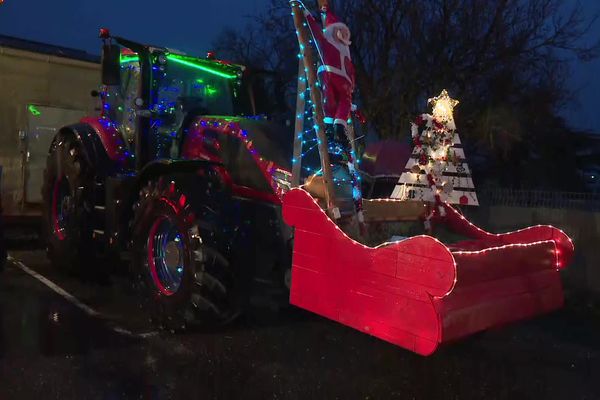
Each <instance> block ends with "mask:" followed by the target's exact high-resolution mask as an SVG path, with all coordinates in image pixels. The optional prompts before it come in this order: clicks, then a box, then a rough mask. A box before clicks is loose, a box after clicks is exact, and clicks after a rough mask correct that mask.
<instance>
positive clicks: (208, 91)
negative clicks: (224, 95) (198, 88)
mask: <svg viewBox="0 0 600 400" xmlns="http://www.w3.org/2000/svg"><path fill="white" fill-rule="evenodd" d="M217 92H218V90H217V89H215V88H214V87H212V86H206V95H207V96H214V95H215V94H217Z"/></svg>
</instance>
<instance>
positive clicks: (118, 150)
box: [81, 117, 129, 167]
mask: <svg viewBox="0 0 600 400" xmlns="http://www.w3.org/2000/svg"><path fill="white" fill-rule="evenodd" d="M81 123H82V124H87V125H89V126H90V127H91V128H92V129H93V130H94V131H95V133H96V137H97V138H98V139H99V140H100V143H101V144H102V147H104V150H105V152H106V155H107V156H108V158H109V159H110V160H111V161H113V162H114V163H116V164H117V165H119V166H121V167H126V166H127V162H128V160H129V151H128V148H127V143H126V142H125V139H124V138H123V135H121V132H119V131H118V130H117V127H116V126H115V124H114V123H112V122H111V121H110V120H109V119H108V118H94V117H85V118H82V119H81Z"/></svg>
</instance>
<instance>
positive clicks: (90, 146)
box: [50, 123, 117, 176]
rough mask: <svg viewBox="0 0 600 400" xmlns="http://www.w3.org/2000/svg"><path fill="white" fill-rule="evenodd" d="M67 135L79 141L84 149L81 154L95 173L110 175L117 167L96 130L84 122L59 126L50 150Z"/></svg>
mask: <svg viewBox="0 0 600 400" xmlns="http://www.w3.org/2000/svg"><path fill="white" fill-rule="evenodd" d="M67 136H73V137H74V138H75V139H76V140H77V141H78V142H79V143H81V145H82V147H83V150H84V155H83V156H84V157H85V158H86V160H87V161H88V163H89V165H91V166H93V168H94V173H95V174H96V175H101V176H107V175H110V174H111V173H112V172H113V171H114V170H115V168H116V167H117V165H116V163H115V162H114V161H113V160H112V159H111V158H110V157H109V155H108V153H107V151H106V148H105V147H104V144H103V143H102V141H101V140H100V137H99V135H98V134H97V132H96V130H95V129H94V128H93V127H92V126H91V125H89V124H86V123H77V124H72V125H67V126H65V127H63V128H61V129H60V130H59V131H58V133H57V134H56V135H55V136H54V139H53V141H52V144H51V146H50V151H51V150H52V148H54V146H56V145H58V144H59V143H60V142H61V141H62V140H63V139H64V138H65V137H67Z"/></svg>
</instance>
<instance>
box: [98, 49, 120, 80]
mask: <svg viewBox="0 0 600 400" xmlns="http://www.w3.org/2000/svg"><path fill="white" fill-rule="evenodd" d="M102 83H103V84H104V85H109V86H117V85H120V84H121V49H120V48H119V46H117V45H114V44H104V46H102Z"/></svg>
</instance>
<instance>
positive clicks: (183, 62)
mask: <svg viewBox="0 0 600 400" xmlns="http://www.w3.org/2000/svg"><path fill="white" fill-rule="evenodd" d="M167 59H168V60H170V61H174V62H176V63H178V64H181V65H185V66H187V67H191V68H196V69H199V70H201V71H205V72H208V73H211V74H213V75H217V76H220V77H222V78H227V79H236V78H237V75H234V74H228V73H226V72H221V71H218V70H216V69H213V68H210V67H206V66H204V65H201V64H197V63H194V62H191V61H187V60H184V59H183V58H182V57H180V56H176V55H173V54H170V55H168V56H167Z"/></svg>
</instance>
